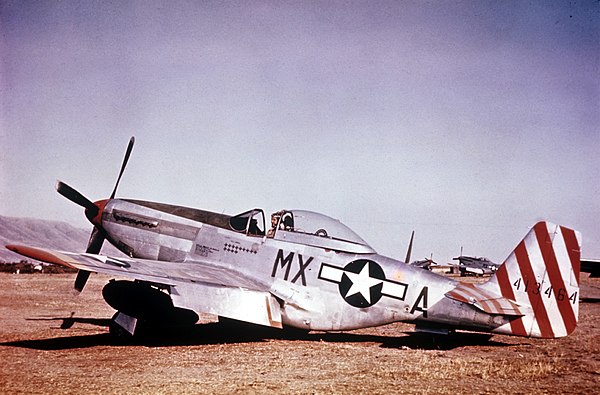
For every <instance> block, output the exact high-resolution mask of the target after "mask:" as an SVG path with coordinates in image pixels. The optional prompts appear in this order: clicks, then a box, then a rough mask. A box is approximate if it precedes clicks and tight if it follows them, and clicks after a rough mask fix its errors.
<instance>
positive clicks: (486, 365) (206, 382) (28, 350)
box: [0, 274, 600, 394]
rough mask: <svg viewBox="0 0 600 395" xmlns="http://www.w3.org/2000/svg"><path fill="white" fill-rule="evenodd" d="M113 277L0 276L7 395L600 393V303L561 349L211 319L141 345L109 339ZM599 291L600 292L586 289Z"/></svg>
mask: <svg viewBox="0 0 600 395" xmlns="http://www.w3.org/2000/svg"><path fill="white" fill-rule="evenodd" d="M107 279H108V277H104V276H100V275H93V276H92V278H91V280H90V282H89V283H88V285H87V287H86V289H85V290H84V292H83V293H82V294H81V295H79V296H75V295H74V293H73V292H72V291H71V289H72V283H73V281H74V275H72V274H60V275H49V274H48V275H46V274H41V275H38V274H35V275H34V274H32V275H14V274H0V283H1V284H2V287H1V288H0V358H1V359H2V369H1V370H0V392H1V393H28V394H33V393H219V394H224V393H225V394H226V393H306V394H311V393H320V394H323V393H325V394H329V393H344V394H347V393H353V394H354V393H369V394H372V393H414V394H420V393H435V394H456V393H472V394H476V393H478V394H488V393H489V394H495V393H503V394H505V393H552V394H555V393H569V394H574V393H586V394H592V393H599V392H600V332H599V329H600V303H581V304H580V318H579V325H578V327H577V330H576V331H575V333H574V334H573V335H571V336H569V337H567V338H563V339H557V340H536V339H527V338H518V337H509V336H500V335H495V336H492V337H491V338H490V337H489V336H487V335H481V334H470V333H460V334H457V335H455V336H453V337H449V338H446V339H443V340H439V339H432V338H431V337H429V336H423V335H414V334H411V333H410V332H411V331H412V330H413V327H412V325H406V324H392V325H387V326H383V327H379V328H372V329H368V330H360V331H353V332H345V333H329V334H327V333H313V332H311V333H309V334H289V335H287V334H282V332H281V331H265V332H264V333H262V332H261V333H247V332H246V331H245V330H244V331H228V330H226V328H224V327H223V326H222V325H221V324H218V323H216V322H214V318H213V317H210V316H204V317H202V319H203V322H204V323H203V324H199V325H196V326H195V327H194V328H193V330H191V331H190V330H188V331H186V332H173V333H171V332H170V333H165V334H163V336H160V337H152V338H148V339H146V340H144V341H142V342H140V343H138V344H135V345H131V344H129V345H126V344H119V343H115V342H114V340H113V338H112V337H111V336H110V335H109V334H108V328H107V326H108V321H109V318H110V317H111V316H112V314H113V313H114V311H113V310H112V309H111V308H110V307H109V306H108V305H106V304H105V303H104V301H103V299H102V296H101V289H102V286H103V285H104V284H105V282H106V281H107ZM582 282H583V283H587V284H591V285H594V286H599V285H600V280H599V279H595V280H591V279H587V278H585V279H582Z"/></svg>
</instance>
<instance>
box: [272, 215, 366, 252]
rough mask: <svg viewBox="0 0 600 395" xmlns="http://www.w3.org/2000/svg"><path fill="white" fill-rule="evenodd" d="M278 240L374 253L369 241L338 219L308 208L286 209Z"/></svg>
mask: <svg viewBox="0 0 600 395" xmlns="http://www.w3.org/2000/svg"><path fill="white" fill-rule="evenodd" d="M279 213H280V215H281V219H280V225H279V229H278V230H277V233H276V234H275V238H276V239H281V240H287V241H291V242H299V243H306V244H309V245H315V246H322V247H325V248H331V249H335V250H345V251H349V252H357V253H373V252H374V250H373V249H372V248H371V247H370V246H369V244H368V243H367V242H366V241H365V240H363V239H362V238H361V237H360V236H359V235H357V234H356V233H355V232H354V231H353V230H352V229H350V228H349V227H347V226H346V225H344V224H343V223H341V222H340V221H339V220H337V219H335V218H331V217H329V216H327V215H324V214H320V213H316V212H314V211H308V210H283V211H281V212H279Z"/></svg>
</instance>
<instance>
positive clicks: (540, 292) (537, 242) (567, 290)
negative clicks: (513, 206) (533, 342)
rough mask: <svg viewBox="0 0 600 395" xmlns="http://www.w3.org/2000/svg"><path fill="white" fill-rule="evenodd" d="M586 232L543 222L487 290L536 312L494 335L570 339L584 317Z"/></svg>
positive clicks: (512, 256) (482, 286) (514, 252)
mask: <svg viewBox="0 0 600 395" xmlns="http://www.w3.org/2000/svg"><path fill="white" fill-rule="evenodd" d="M580 246H581V234H580V233H579V232H577V231H574V230H572V229H569V228H565V227H563V226H559V225H554V224H551V223H548V222H538V223H537V224H535V226H534V227H533V228H532V229H531V230H530V231H529V233H528V234H527V236H525V238H524V239H523V240H522V241H521V242H520V243H519V245H518V246H517V247H516V248H515V249H514V251H513V252H512V253H511V254H510V255H509V257H508V258H507V259H506V260H505V261H504V263H503V264H502V265H501V266H500V267H499V268H498V270H497V272H496V273H495V274H494V275H493V276H492V277H491V278H490V280H489V281H488V282H486V283H485V284H482V285H481V288H483V289H486V290H488V291H490V292H499V293H501V294H502V296H503V297H505V298H508V299H511V300H514V301H516V302H517V304H518V305H521V306H529V307H531V310H532V311H533V312H532V313H530V314H526V315H524V316H522V317H519V318H516V319H513V320H511V321H510V323H509V324H506V325H504V326H501V327H499V328H498V329H497V330H495V331H494V332H498V333H506V334H512V335H520V336H532V337H542V338H556V337H563V336H567V335H568V334H570V333H571V332H573V330H575V326H576V325H577V320H578V317H579V265H580V262H579V259H580V249H581V247H580Z"/></svg>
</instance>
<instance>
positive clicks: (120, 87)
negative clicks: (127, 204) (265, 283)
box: [0, 0, 600, 262]
mask: <svg viewBox="0 0 600 395" xmlns="http://www.w3.org/2000/svg"><path fill="white" fill-rule="evenodd" d="M599 4H600V3H598V2H597V1H554V2H547V3H546V2H527V1H505V2H494V1H452V2H451V1H441V2H438V1H432V2H428V1H406V2H404V1H403V2H396V1H377V2H364V1H323V2H313V1H302V2H295V1H290V2H288V1H273V2H271V1H248V2H221V1H205V2H195V1H189V2H188V1H164V2H162V1H139V2H138V1H127V2H106V1H89V2H79V1H61V2H54V1H46V2H38V1H35V2H34V1H11V0H0V33H1V34H0V215H5V216H16V217H33V218H41V219H52V220H62V221H67V222H69V223H72V224H74V225H76V226H80V227H87V228H90V227H91V225H90V224H89V223H87V222H86V219H85V216H84V214H83V209H81V208H80V207H78V206H77V205H75V204H73V203H72V202H70V201H68V200H67V199H65V198H63V197H62V196H60V195H59V194H58V193H56V191H55V189H54V185H55V182H56V180H61V181H63V182H66V183H67V184H69V185H71V186H72V187H74V188H75V189H77V190H78V191H80V192H81V193H82V194H83V195H85V196H87V197H88V198H89V199H91V200H98V199H103V198H106V197H108V196H109V195H110V193H111V191H112V188H113V186H114V183H115V180H116V177H117V174H118V171H119V168H120V165H121V160H122V157H123V155H124V152H125V148H126V146H127V143H128V140H129V138H130V137H131V136H135V138H136V145H135V148H134V150H133V154H132V156H131V159H130V162H129V165H128V167H127V170H126V171H125V174H124V176H123V178H122V180H121V184H120V186H119V190H118V192H117V197H128V198H138V199H143V200H151V201H159V202H165V203H172V204H177V205H182V206H189V207H197V208H202V209H206V210H210V211H216V212H225V213H228V214H236V213H238V212H242V211H245V210H247V209H250V208H254V207H259V208H263V209H264V210H265V211H266V212H267V215H268V213H270V212H272V211H275V210H279V209H282V208H286V209H294V208H297V209H300V208H301V209H308V210H313V211H317V212H322V213H324V214H327V215H329V216H331V217H334V218H337V219H339V220H341V221H342V222H343V223H345V224H346V225H348V226H349V227H350V228H352V229H353V230H354V231H356V232H357V233H358V234H359V235H361V236H362V238H363V239H365V240H366V241H368V242H369V243H370V244H371V246H373V247H374V248H375V249H376V250H377V251H378V252H380V253H382V254H384V255H387V256H391V257H395V258H404V255H405V253H406V248H407V244H408V240H409V238H410V233H411V231H413V230H415V232H416V234H415V244H414V248H413V259H419V258H425V257H430V256H431V255H433V258H434V260H436V261H438V262H448V261H450V260H451V259H452V257H455V256H458V255H459V254H460V251H461V248H462V249H463V251H464V253H465V254H469V255H479V256H487V257H488V258H490V259H492V260H494V261H502V260H503V259H504V258H506V256H507V255H508V254H509V253H510V251H512V249H513V248H514V247H515V246H516V245H517V243H518V242H519V241H520V240H521V238H522V237H523V236H524V235H525V234H526V233H527V232H528V229H529V228H530V227H531V226H532V225H533V224H534V223H535V222H537V221H539V220H542V219H546V220H549V221H552V222H554V223H559V224H562V225H565V226H568V227H572V228H574V229H577V230H579V231H580V232H581V233H582V235H583V247H582V255H583V256H585V257H595V258H600V224H599V220H600V177H599V174H600V162H599V160H598V158H600V78H599V76H600V5H599ZM84 248H85V246H82V250H83V249H84Z"/></svg>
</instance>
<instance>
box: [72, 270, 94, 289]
mask: <svg viewBox="0 0 600 395" xmlns="http://www.w3.org/2000/svg"><path fill="white" fill-rule="evenodd" d="M90 274H91V272H88V271H87V270H79V271H78V272H77V278H75V287H74V288H75V290H76V291H77V292H81V291H83V287H85V283H87V280H88V278H90Z"/></svg>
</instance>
